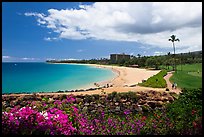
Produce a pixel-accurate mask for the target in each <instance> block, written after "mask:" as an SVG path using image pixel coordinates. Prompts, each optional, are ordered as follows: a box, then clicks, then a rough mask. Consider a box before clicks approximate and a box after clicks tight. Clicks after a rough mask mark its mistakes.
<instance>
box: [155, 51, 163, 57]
mask: <svg viewBox="0 0 204 137" xmlns="http://www.w3.org/2000/svg"><path fill="white" fill-rule="evenodd" d="M164 54H165V53H163V52H161V51H155V52H154V56H159V55H164Z"/></svg>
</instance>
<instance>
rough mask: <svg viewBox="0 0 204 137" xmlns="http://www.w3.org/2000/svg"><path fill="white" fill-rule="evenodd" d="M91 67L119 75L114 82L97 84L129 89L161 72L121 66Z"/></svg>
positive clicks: (95, 65)
mask: <svg viewBox="0 0 204 137" xmlns="http://www.w3.org/2000/svg"><path fill="white" fill-rule="evenodd" d="M89 65H90V66H94V67H99V68H108V69H111V70H112V71H113V72H115V73H117V75H116V77H115V78H113V79H112V80H107V81H102V82H99V83H97V84H99V85H100V86H104V85H107V84H110V85H112V86H113V87H129V86H133V85H136V84H138V83H141V82H142V80H147V79H148V78H149V77H151V76H153V75H155V74H157V73H159V72H160V70H147V69H140V68H130V67H119V66H108V65H97V64H89Z"/></svg>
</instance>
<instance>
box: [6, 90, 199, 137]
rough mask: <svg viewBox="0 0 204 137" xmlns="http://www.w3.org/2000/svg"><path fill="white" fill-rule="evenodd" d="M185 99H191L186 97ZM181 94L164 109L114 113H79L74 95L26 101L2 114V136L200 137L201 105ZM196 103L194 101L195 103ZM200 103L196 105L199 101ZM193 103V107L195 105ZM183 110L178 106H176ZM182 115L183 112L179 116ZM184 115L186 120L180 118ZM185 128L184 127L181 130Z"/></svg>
mask: <svg viewBox="0 0 204 137" xmlns="http://www.w3.org/2000/svg"><path fill="white" fill-rule="evenodd" d="M188 96H190V95H189V94H188ZM186 100H187V98H185V99H183V95H181V97H180V99H179V100H178V101H175V102H174V103H172V104H170V105H168V106H167V108H166V109H162V110H154V111H150V112H148V113H144V112H140V113H133V112H131V111H130V110H128V109H126V110H124V112H122V113H120V114H114V113H111V112H109V111H108V110H107V108H103V109H101V110H100V111H96V112H95V113H90V112H88V111H86V112H83V111H79V110H80V109H79V108H80V105H79V104H74V102H75V98H74V97H73V95H70V96H65V97H63V98H62V99H61V100H54V101H53V102H52V103H48V99H43V100H42V101H41V102H40V103H39V102H38V103H36V102H29V103H28V104H27V106H24V107H23V106H15V107H13V108H11V109H7V110H6V111H3V112H2V133H3V135H149V134H153V135H169V134H170V135H171V134H188V135H191V134H196V135H197V134H202V114H201V110H202V109H201V105H200V103H201V102H202V98H201V101H199V100H198V99H197V98H195V99H193V100H192V99H191V100H189V102H191V103H189V104H190V105H191V106H193V107H191V106H186V105H185V103H183V102H184V101H186ZM194 101H196V102H194ZM198 101H199V102H198ZM195 104H196V105H195ZM180 105H181V106H182V107H178V106H180ZM180 112H185V113H180ZM181 115H184V116H186V117H181ZM184 124H185V125H184ZM182 126H184V127H185V128H181V127H182Z"/></svg>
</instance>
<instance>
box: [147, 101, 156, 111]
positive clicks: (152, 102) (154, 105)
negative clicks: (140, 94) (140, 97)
mask: <svg viewBox="0 0 204 137" xmlns="http://www.w3.org/2000/svg"><path fill="white" fill-rule="evenodd" d="M147 104H148V105H149V106H150V107H151V108H152V109H154V108H155V107H156V102H154V101H149V102H147Z"/></svg>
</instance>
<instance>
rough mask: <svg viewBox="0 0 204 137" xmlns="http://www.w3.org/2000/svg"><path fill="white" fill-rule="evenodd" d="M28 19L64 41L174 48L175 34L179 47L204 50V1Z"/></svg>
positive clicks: (102, 6)
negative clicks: (94, 40) (98, 40)
mask: <svg viewBox="0 0 204 137" xmlns="http://www.w3.org/2000/svg"><path fill="white" fill-rule="evenodd" d="M25 16H35V17H36V18H37V22H38V24H40V25H42V26H46V27H47V28H49V29H51V30H52V31H53V32H55V33H57V34H58V35H59V37H58V38H63V39H75V40H80V39H89V38H91V39H96V40H97V39H102V40H114V41H135V42H139V43H142V44H145V45H147V46H153V47H160V48H170V47H171V43H170V42H168V38H169V37H170V35H172V34H175V35H176V36H177V37H178V38H180V40H181V42H180V43H177V44H176V46H178V47H180V48H184V47H185V49H192V50H201V49H202V3H201V2H176V3H174V2H170V3H167V2H165V3H164V2H153V3H150V2H130V3H128V2H122V3H120V2H117V3H114V2H100V3H94V4H93V5H79V9H61V10H57V9H49V10H48V14H47V15H45V14H43V13H36V12H34V13H31V12H30V13H25ZM47 40H48V41H49V40H51V38H47ZM186 47H187V48H186ZM191 47H193V48H191Z"/></svg>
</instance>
